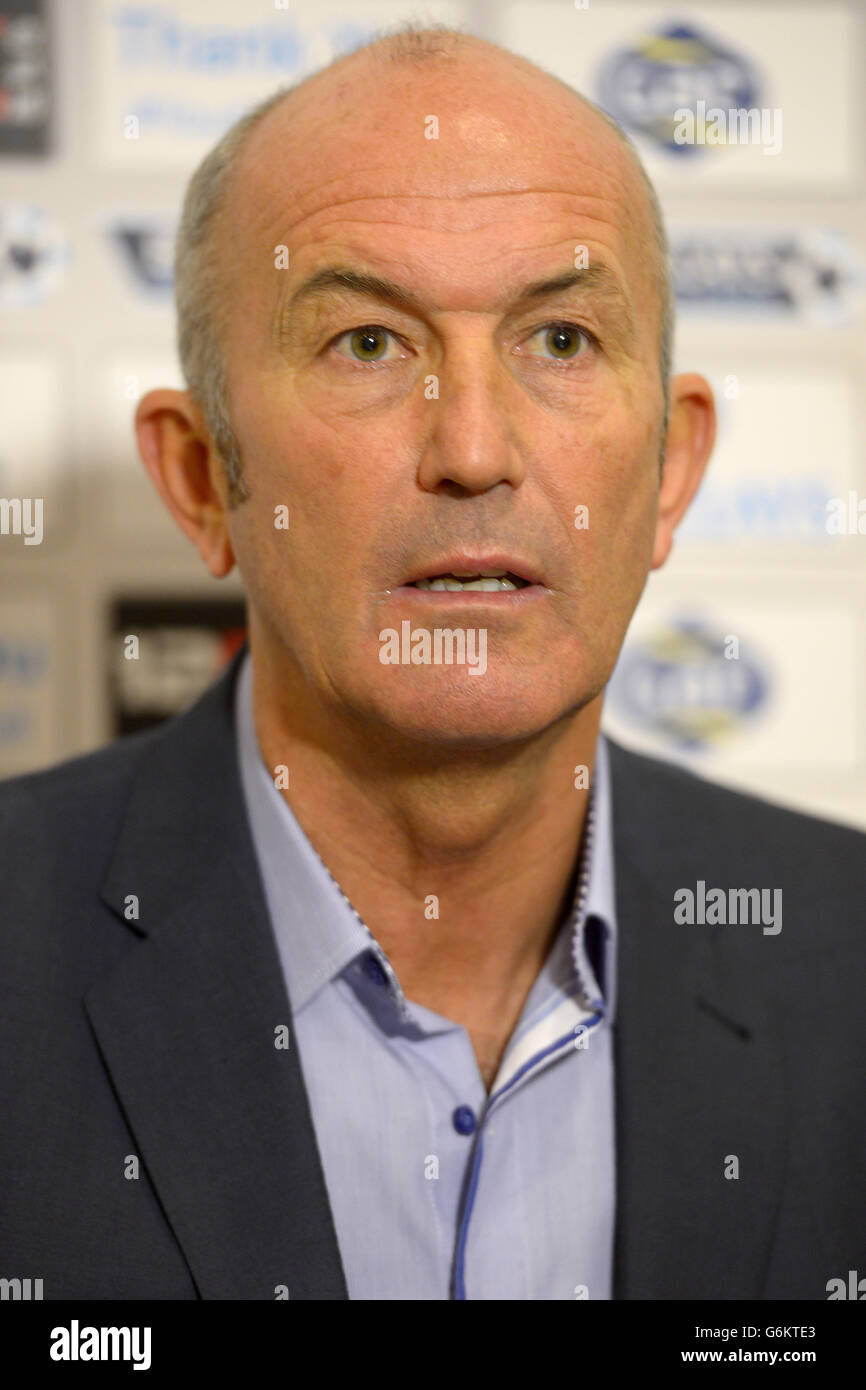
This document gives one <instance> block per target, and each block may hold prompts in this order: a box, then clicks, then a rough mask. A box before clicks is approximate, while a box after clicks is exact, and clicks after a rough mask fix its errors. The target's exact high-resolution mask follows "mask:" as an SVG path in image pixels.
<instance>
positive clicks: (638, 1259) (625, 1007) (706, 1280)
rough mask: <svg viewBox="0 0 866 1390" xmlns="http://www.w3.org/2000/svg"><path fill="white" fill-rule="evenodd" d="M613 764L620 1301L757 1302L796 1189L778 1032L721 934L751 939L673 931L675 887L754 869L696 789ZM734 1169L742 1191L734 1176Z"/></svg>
mask: <svg viewBox="0 0 866 1390" xmlns="http://www.w3.org/2000/svg"><path fill="white" fill-rule="evenodd" d="M610 752H611V770H612V776H613V807H614V849H615V865H616V903H617V923H618V938H617V941H618V945H617V957H618V964H617V982H618V983H617V999H618V1002H617V1009H616V1022H615V1044H614V1045H615V1060H616V1125H617V1137H616V1151H617V1167H618V1172H617V1233H616V1245H615V1261H614V1297H615V1298H619V1299H695V1298H697V1299H724V1298H760V1297H762V1293H763V1288H764V1274H765V1271H766V1268H767V1264H768V1260H769V1254H770V1244H771V1240H772V1234H773V1229H774V1223H775V1219H776V1216H777V1213H778V1208H779V1204H780V1198H781V1189H782V1180H783V1176H784V1162H783V1159H784V1140H785V1128H784V1118H785V1109H784V1092H783V1088H784V1066H783V1056H782V1050H781V1042H780V1030H779V1028H778V1026H777V1022H776V1020H775V1019H774V1017H773V1016H772V1011H771V1009H770V1008H769V1007H768V1005H767V1004H766V1002H765V1001H764V1000H763V999H762V997H761V995H760V992H759V989H758V983H757V982H756V981H755V976H756V975H757V973H758V971H757V970H755V969H754V968H751V966H750V963H749V959H748V955H743V954H741V952H742V951H743V949H744V943H743V941H742V938H740V939H738V938H737V937H731V936H730V935H729V936H727V937H726V936H725V935H724V933H725V932H726V931H727V932H728V933H731V932H733V933H738V932H748V931H749V930H751V929H750V928H748V927H742V926H740V927H728V928H725V927H720V928H719V927H711V926H698V925H696V926H685V925H678V924H676V923H675V922H674V920H673V911H674V892H675V891H676V889H677V888H682V887H688V886H692V887H693V886H694V885H695V883H696V882H697V880H698V879H699V878H703V879H705V880H707V881H714V882H716V883H718V884H725V885H728V884H730V885H732V886H733V885H736V884H738V883H739V882H741V880H742V873H743V866H742V864H741V863H740V865H739V870H738V869H737V867H736V861H737V855H736V851H735V850H732V849H731V848H730V846H728V852H727V854H726V846H725V844H724V843H719V842H718V840H717V839H715V838H714V837H713V835H712V833H711V832H709V831H708V829H707V827H706V826H704V825H703V824H700V823H698V825H697V829H696V833H692V832H693V831H694V830H695V817H696V814H697V810H696V807H695V806H694V805H693V804H692V801H691V798H692V797H693V796H694V790H693V787H694V784H693V783H689V782H685V781H682V780H680V779H679V778H678V774H670V773H668V776H667V778H666V779H665V778H664V777H663V776H661V775H660V773H659V771H655V770H654V765H653V764H652V763H651V762H649V761H647V760H645V759H641V758H637V757H635V756H634V755H632V754H629V753H627V752H626V751H625V750H624V749H621V748H619V747H617V746H616V745H614V744H611V745H610ZM710 794H711V793H710ZM730 830H731V839H732V840H733V841H734V842H736V832H735V827H730ZM732 861H733V862H732ZM746 949H747V948H746ZM737 961H739V964H737ZM751 965H752V966H753V965H754V962H752V963H751ZM732 1160H736V1162H737V1165H738V1171H739V1176H738V1177H736V1178H735V1177H726V1176H725V1172H726V1169H727V1171H728V1172H729V1173H733V1171H734V1164H733V1162H732Z"/></svg>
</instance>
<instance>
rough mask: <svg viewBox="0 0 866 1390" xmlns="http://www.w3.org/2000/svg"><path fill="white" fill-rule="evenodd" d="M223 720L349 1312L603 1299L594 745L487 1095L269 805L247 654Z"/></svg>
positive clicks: (605, 912)
mask: <svg viewBox="0 0 866 1390" xmlns="http://www.w3.org/2000/svg"><path fill="white" fill-rule="evenodd" d="M235 721H236V733H237V739H238V754H239V759H240V767H241V778H242V783H243V789H244V797H245V801H246V808H247V814H248V817H249V821H250V826H251V829H252V835H253V842H254V845H255V849H256V854H257V857H258V861H259V865H260V868H261V874H262V880H263V883H264V889H265V896H266V899H267V903H268V908H269V911H270V916H271V922H272V926H273V930H274V935H275V938H276V944H277V949H278V952H279V956H280V961H281V964H282V968H283V972H284V976H285V981H286V989H287V992H288V997H289V1002H290V1006H291V1010H292V1018H293V1022H294V1028H295V1035H296V1038H297V1044H298V1048H299V1051H300V1062H301V1069H302V1072H303V1076H304V1082H305V1085H306V1090H307V1093H308V1096H309V1101H310V1109H311V1113H312V1118H313V1126H314V1129H315V1133H316V1140H317V1143H318V1148H319V1153H320V1156H321V1160H322V1167H323V1170H324V1175H325V1182H326V1185H327V1189H328V1196H329V1199H330V1204H331V1210H332V1212H333V1216H334V1223H335V1227H336V1232H337V1241H338V1244H339V1248H340V1254H341V1257H342V1261H343V1268H344V1271H345V1274H346V1282H347V1286H348V1291H349V1297H350V1298H352V1299H381V1300H393V1299H449V1298H459V1299H462V1298H467V1299H533V1300H535V1299H575V1298H589V1299H609V1298H610V1297H611V1272H612V1260H613V1231H614V1205H615V1170H614V1162H615V1151H614V1085H613V1083H614V1075H613V1047H612V1043H613V1039H612V1023H613V1009H614V1002H615V1001H614V986H615V941H616V923H615V917H614V882H613V840H612V825H611V802H610V773H609V768H608V759H607V749H606V745H605V741H604V738H603V737H599V740H598V747H597V753H596V762H595V769H594V774H593V779H592V787H591V791H590V802H589V809H588V814H587V821H586V830H585V833H584V837H583V839H584V851H583V853H582V860H581V870H580V874H579V876H578V884H577V889H576V892H575V898H574V903H573V906H572V909H571V912H570V913H569V916H568V918H567V920H566V921H565V922H564V923H563V924H562V926H561V928H560V930H559V932H558V933H557V935H556V937H555V939H554V943H553V945H552V947H551V950H550V953H549V955H548V957H547V960H546V961H545V963H544V965H543V967H542V969H541V971H540V973H539V975H538V977H537V979H536V981H535V983H534V985H533V987H532V990H531V991H530V994H529V996H528V998H527V1000H526V1003H525V1005H524V1007H523V1011H522V1013H521V1016H520V1019H519V1021H518V1023H517V1026H516V1028H515V1030H514V1032H513V1034H512V1036H511V1038H510V1040H509V1043H508V1046H507V1048H506V1050H505V1054H504V1056H503V1059H502V1063H501V1065H500V1068H499V1072H498V1074H497V1076H496V1079H495V1081H494V1083H493V1086H492V1087H491V1090H490V1094H489V1095H488V1093H487V1091H486V1089H485V1086H484V1082H483V1081H482V1078H481V1073H480V1071H479V1068H478V1063H477V1061H476V1058H475V1054H474V1052H473V1049H472V1043H471V1041H470V1038H469V1034H468V1033H467V1031H466V1029H465V1028H463V1027H462V1026H461V1025H459V1024H456V1023H454V1022H452V1021H451V1020H450V1019H447V1018H444V1017H442V1016H441V1015H440V1014H437V1013H434V1012H433V1011H432V1010H430V1009H427V1008H424V1007H422V1006H421V1005H420V1004H417V1003H414V1002H413V1001H412V1000H411V999H407V998H406V997H405V995H404V994H403V991H402V990H401V988H400V983H399V980H398V979H397V976H396V974H395V972H394V970H393V969H392V967H391V965H390V963H389V961H388V959H387V957H386V956H385V953H384V952H383V951H382V949H381V947H380V946H379V944H378V942H377V941H376V939H375V936H374V935H373V934H372V932H371V931H370V930H369V928H368V927H367V926H366V925H365V924H364V922H362V920H361V918H360V917H359V916H358V914H357V913H356V912H355V910H354V908H353V907H352V905H351V903H350V902H349V901H348V899H347V898H346V897H345V895H344V894H343V893H342V891H341V889H340V887H339V885H338V884H337V883H336V882H335V881H334V879H333V878H332V877H331V875H330V873H329V872H328V870H327V868H326V867H325V865H324V864H323V863H322V861H321V859H320V858H319V856H318V855H317V853H316V851H315V850H314V849H313V847H312V845H311V844H310V841H309V840H308V839H307V837H306V835H305V834H304V832H303V830H302V829H301V827H300V825H299V824H298V821H297V819H296V818H295V816H294V815H293V813H292V811H291V808H290V806H289V804H288V802H287V800H286V798H285V796H284V795H283V794H282V793H281V792H280V791H279V790H278V789H277V787H276V786H275V783H274V780H273V778H272V776H271V775H270V774H269V772H268V770H267V768H266V767H265V764H264V762H263V760H262V756H261V751H260V748H259V744H258V739H257V736H256V732H255V724H254V719H253V709H252V669H251V658H250V655H249V653H248V654H247V656H246V657H245V659H244V662H243V664H242V666H241V669H240V672H239V675H238V683H237V686H236V707H235ZM602 986H603V992H602ZM279 1161H280V1156H279V1154H274V1162H275V1163H277V1164H278V1163H279Z"/></svg>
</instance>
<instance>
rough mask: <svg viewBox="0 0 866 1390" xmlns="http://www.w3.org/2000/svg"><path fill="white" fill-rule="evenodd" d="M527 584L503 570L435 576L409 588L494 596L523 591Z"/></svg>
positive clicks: (415, 583)
mask: <svg viewBox="0 0 866 1390" xmlns="http://www.w3.org/2000/svg"><path fill="white" fill-rule="evenodd" d="M528 584H529V580H528V579H523V578H521V576H520V575H519V574H512V573H511V572H510V571H506V570H503V571H498V572H497V573H495V574H437V575H434V576H433V577H432V578H430V579H416V580H414V581H413V582H412V584H410V585H409V587H410V588H412V589H428V590H434V591H437V592H442V591H443V590H448V591H450V592H451V593H463V592H469V591H473V590H474V591H476V592H480V593H485V594H495V593H506V592H508V591H509V590H511V589H525V588H526V587H527V585H528Z"/></svg>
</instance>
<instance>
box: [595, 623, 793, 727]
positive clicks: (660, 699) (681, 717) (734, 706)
mask: <svg viewBox="0 0 866 1390" xmlns="http://www.w3.org/2000/svg"><path fill="white" fill-rule="evenodd" d="M768 690H769V680H768V676H767V673H766V672H765V671H764V670H762V669H761V667H760V666H759V665H758V663H757V661H756V660H755V659H754V658H753V657H752V656H750V655H749V654H748V653H745V652H743V651H741V649H740V643H739V640H738V639H737V638H736V637H733V636H730V635H725V634H722V633H720V632H717V631H715V630H714V629H712V628H711V627H710V626H709V624H707V623H705V622H703V621H701V620H700V619H691V618H685V619H680V620H678V621H675V622H673V623H671V624H669V625H665V626H663V627H660V628H657V629H656V630H655V631H654V632H652V633H651V634H650V635H648V636H645V637H642V638H637V639H633V640H631V641H629V642H627V643H626V646H625V648H624V649H623V652H622V655H621V657H620V660H619V663H618V665H617V668H616V670H615V672H614V674H613V678H612V680H611V683H610V687H609V692H608V701H609V705H610V708H611V712H612V713H613V714H615V715H617V716H618V717H619V718H621V719H623V720H624V721H625V722H627V723H628V724H631V725H632V726H633V727H635V728H637V729H640V730H641V731H643V732H646V733H649V734H653V735H655V736H656V737H658V738H661V739H663V740H664V741H665V742H666V743H667V744H668V745H670V746H672V747H674V748H677V749H680V750H683V751H687V752H703V751H705V750H709V749H712V748H715V747H716V746H718V745H720V744H722V743H723V742H725V741H726V740H727V739H728V738H729V737H730V736H731V735H732V734H733V733H735V732H736V731H737V730H738V729H739V728H740V727H742V725H743V724H744V722H746V721H747V720H749V719H750V718H751V717H752V716H754V715H755V714H756V713H757V712H758V711H759V710H760V709H762V708H763V706H764V705H765V703H766V700H767V694H768Z"/></svg>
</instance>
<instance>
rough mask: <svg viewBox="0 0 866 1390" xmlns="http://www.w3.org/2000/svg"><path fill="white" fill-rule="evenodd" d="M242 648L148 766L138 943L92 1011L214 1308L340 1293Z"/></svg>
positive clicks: (121, 890) (116, 898)
mask: <svg viewBox="0 0 866 1390" xmlns="http://www.w3.org/2000/svg"><path fill="white" fill-rule="evenodd" d="M242 655H243V652H241V653H240V654H239V655H238V657H237V658H236V659H235V660H234V662H233V663H232V664H231V666H230V667H229V669H228V671H227V672H226V674H225V675H224V676H223V677H222V678H221V679H220V681H219V682H218V683H217V684H216V685H214V686H213V687H212V688H211V689H210V690H209V691H208V692H207V693H206V694H205V695H204V696H203V698H202V699H201V700H200V701H199V702H198V704H196V705H195V706H194V707H193V708H192V709H191V710H190V711H188V712H187V713H186V714H185V715H183V716H182V717H181V718H180V719H179V720H176V721H172V723H171V724H169V725H167V726H166V727H165V729H164V730H161V731H160V732H159V735H158V736H157V737H156V738H155V740H154V741H153V743H152V744H150V746H149V748H148V751H147V752H146V754H145V755H144V757H143V758H142V760H141V763H140V765H139V771H138V775H137V778H136V781H135V784H134V787H133V791H132V795H131V798H130V803H129V806H128V810H127V814H126V817H125V821H124V823H123V825H122V827H121V829H120V835H119V839H118V844H117V848H116V851H115V854H114V857H113V860H112V864H111V867H110V871H109V874H108V877H107V881H106V884H105V887H104V892H103V896H104V899H105V901H106V902H107V903H108V904H109V905H110V906H111V907H112V909H113V910H114V911H115V913H117V914H118V915H119V916H120V917H121V919H122V920H123V922H124V925H123V927H122V928H121V927H120V926H118V928H117V930H122V929H123V930H128V931H129V934H130V946H129V950H128V952H126V954H125V955H124V956H123V957H122V958H121V959H120V961H119V963H118V964H117V965H116V966H115V968H114V969H113V970H112V971H111V973H110V975H109V976H108V977H107V978H104V979H101V980H100V981H99V982H98V983H96V984H94V985H93V986H92V987H91V989H90V990H89V992H88V994H87V997H86V1000H85V1007H86V1009H87V1013H88V1016H89V1018H90V1020H91V1023H92V1026H93V1028H94V1030H95V1033H96V1036H97V1039H98V1042H99V1046H100V1049H101V1052H102V1056H103V1058H104V1061H105V1064H106V1066H107V1068H108V1070H109V1072H110V1074H111V1078H112V1081H113V1084H114V1087H115V1089H116V1092H117V1094H118V1097H119V1100H120V1104H121V1106H122V1107H123V1110H124V1113H125V1115H126V1118H127V1120H128V1122H129V1125H130V1127H131V1129H132V1132H133V1134H134V1136H135V1140H136V1143H137V1145H138V1151H139V1153H140V1156H141V1158H142V1161H143V1163H144V1165H145V1167H146V1169H147V1172H148V1174H149V1176H150V1178H151V1180H152V1182H153V1185H154V1188H155V1190H156V1192H157V1195H158V1197H159V1200H160V1202H161V1205H162V1207H163V1210H164V1211H165V1213H166V1216H167V1219H168V1221H169V1223H170V1225H171V1227H172V1230H173V1231H174V1234H175V1237H176V1239H177V1240H178V1242H179V1244H180V1246H181V1248H182V1250H183V1252H184V1256H185V1258H186V1260H187V1263H188V1265H189V1268H190V1271H191V1274H192V1277H193V1280H194V1282H195V1284H196V1287H197V1289H198V1292H199V1294H200V1295H201V1297H202V1298H207V1299H266V1300H273V1299H274V1298H276V1297H278V1296H280V1295H281V1294H282V1289H283V1287H284V1288H285V1290H286V1292H287V1294H288V1297H289V1298H290V1299H298V1298H300V1299H343V1298H347V1297H348V1295H347V1291H346V1284H345V1279H344V1275H343V1270H342V1265H341V1262H340V1256H339V1251H338V1247H337V1240H336V1234H335V1230H334V1224H333V1218H332V1215H331V1210H330V1206H329V1203H328V1197H327V1192H326V1188H325V1182H324V1176H323V1173H322V1168H321V1163H320V1159H319V1155H318V1150H317V1147H316V1141H315V1135H314V1131H313V1126H312V1121H311V1117H310V1111H309V1105H308V1101H307V1096H306V1092H305V1090H304V1084H303V1079H302V1073H301V1068H300V1064H299V1058H298V1051H297V1047H296V1043H295V1037H294V1033H293V1029H292V1023H291V1017H290V1014H289V1003H288V998H287V995H286V991H285V987H284V984H283V977H282V973H281V968H280V962H279V958H278V955H277V951H276V946H275V944H274V941H273V937H272V932H271V927H270V921H269V917H268V912H267V907H266V904H265V900H264V894H263V890H262V887H261V882H260V878H259V870H258V864H257V862H256V859H255V851H254V848H253V845H252V840H251V837H250V832H249V829H248V825H247V820H246V815H245V812H244V809H243V796H242V789H241V784H240V777H239V771H238V768H237V765H236V752H235V740H234V732H233V727H232V690H233V686H234V677H235V674H236V672H237V668H238V665H239V663H240V659H241V656H242ZM132 894H134V895H135V896H136V897H137V898H138V903H139V920H138V921H134V922H131V923H128V922H126V921H125V919H124V917H123V913H124V904H125V902H126V901H127V899H128V896H129V895H132ZM282 1026H285V1027H287V1028H288V1036H289V1046H288V1048H278V1047H277V1046H275V1041H276V1036H277V1035H276V1030H277V1029H278V1028H280V1027H282ZM282 1296H285V1294H282Z"/></svg>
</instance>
